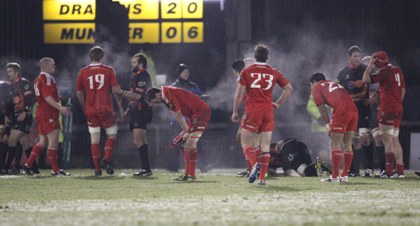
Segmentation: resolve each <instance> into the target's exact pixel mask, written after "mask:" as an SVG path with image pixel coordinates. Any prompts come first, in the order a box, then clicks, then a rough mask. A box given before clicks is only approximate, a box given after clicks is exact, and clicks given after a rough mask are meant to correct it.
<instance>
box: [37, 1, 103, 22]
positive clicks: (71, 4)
mask: <svg viewBox="0 0 420 226" xmlns="http://www.w3.org/2000/svg"><path fill="white" fill-rule="evenodd" d="M42 14H43V18H44V20H94V19H95V17H96V1H95V0H43V4H42Z"/></svg>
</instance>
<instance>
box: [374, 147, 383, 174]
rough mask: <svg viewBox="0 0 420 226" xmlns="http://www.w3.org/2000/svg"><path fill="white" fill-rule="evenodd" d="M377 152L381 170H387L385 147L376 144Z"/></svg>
mask: <svg viewBox="0 0 420 226" xmlns="http://www.w3.org/2000/svg"><path fill="white" fill-rule="evenodd" d="M376 154H377V155H378V161H379V167H380V168H381V172H382V171H384V170H385V147H384V146H376Z"/></svg>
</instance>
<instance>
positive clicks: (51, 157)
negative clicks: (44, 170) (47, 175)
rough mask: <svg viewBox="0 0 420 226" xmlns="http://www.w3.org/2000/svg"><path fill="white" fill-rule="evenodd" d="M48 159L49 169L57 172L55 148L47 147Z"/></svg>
mask: <svg viewBox="0 0 420 226" xmlns="http://www.w3.org/2000/svg"><path fill="white" fill-rule="evenodd" d="M47 156H48V160H49V161H50V164H51V169H52V171H53V172H58V170H59V169H58V160H57V159H58V154H57V148H51V147H49V148H48V152H47Z"/></svg>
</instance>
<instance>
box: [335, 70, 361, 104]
mask: <svg viewBox="0 0 420 226" xmlns="http://www.w3.org/2000/svg"><path fill="white" fill-rule="evenodd" d="M366 68H367V66H366V65H365V64H360V66H359V67H357V68H349V67H348V66H346V67H344V68H343V69H341V70H340V71H339V72H338V75H337V80H338V82H339V83H340V85H341V86H343V87H344V88H345V89H346V90H347V91H348V92H349V94H350V95H351V97H352V98H353V100H354V101H362V100H365V99H367V98H369V92H368V91H369V87H368V85H367V84H364V85H363V86H361V87H354V82H356V81H358V80H360V81H361V80H362V78H363V73H364V72H365V70H366Z"/></svg>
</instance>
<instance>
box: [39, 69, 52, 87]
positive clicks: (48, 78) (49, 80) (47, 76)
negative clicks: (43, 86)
mask: <svg viewBox="0 0 420 226" xmlns="http://www.w3.org/2000/svg"><path fill="white" fill-rule="evenodd" d="M41 75H45V77H46V78H47V84H48V85H50V82H51V80H52V81H54V83H55V79H54V77H53V76H52V75H50V74H48V73H47V72H41Z"/></svg>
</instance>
